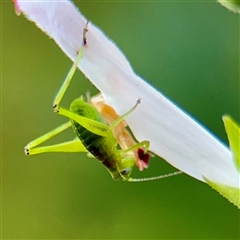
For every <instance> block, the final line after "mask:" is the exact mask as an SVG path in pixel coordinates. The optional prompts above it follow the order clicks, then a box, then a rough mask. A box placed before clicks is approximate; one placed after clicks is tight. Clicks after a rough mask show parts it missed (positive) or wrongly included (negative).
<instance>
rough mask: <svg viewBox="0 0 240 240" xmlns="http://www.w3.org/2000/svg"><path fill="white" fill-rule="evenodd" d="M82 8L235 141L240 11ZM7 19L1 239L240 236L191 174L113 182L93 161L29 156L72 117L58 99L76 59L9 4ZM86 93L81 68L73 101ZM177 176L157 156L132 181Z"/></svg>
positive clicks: (164, 6) (158, 80) (235, 215)
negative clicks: (57, 107)
mask: <svg viewBox="0 0 240 240" xmlns="http://www.w3.org/2000/svg"><path fill="white" fill-rule="evenodd" d="M59 4H60V3H59ZM76 4H77V6H78V7H79V8H80V9H81V11H82V13H83V14H84V15H85V16H86V17H87V18H88V19H89V20H90V21H92V22H94V23H95V24H96V25H98V26H99V27H100V28H102V29H103V31H104V32H105V33H106V34H107V35H108V36H109V37H110V38H112V39H113V40H114V41H115V42H116V43H117V44H118V46H119V47H120V48H121V49H122V50H123V52H124V53H125V54H126V56H127V57H128V59H129V60H130V62H131V64H132V66H133V68H134V69H135V71H136V72H137V73H138V74H139V75H140V76H142V77H143V78H144V79H146V80H147V81H148V82H149V83H150V84H152V85H153V86H155V87H156V88H158V89H160V90H161V91H162V92H163V93H164V94H165V95H167V96H168V97H169V98H171V99H172V100H173V101H174V102H176V103H177V104H178V105H180V106H181V107H182V108H184V109H185V110H186V111H188V112H189V113H190V114H191V115H193V116H194V117H195V118H197V119H198V120H199V121H200V122H202V123H203V124H204V125H205V126H206V127H207V128H208V129H210V130H211V131H212V132H213V133H214V134H215V135H216V136H217V137H218V138H220V139H221V140H222V141H223V142H225V143H227V138H226V135H225V132H224V127H223V124H222V121H221V116H222V115H223V114H225V113H228V114H230V115H232V116H233V117H234V118H235V119H236V120H238V121H240V113H239V15H237V14H233V13H231V12H229V11H228V10H227V9H225V8H223V7H222V6H220V5H219V4H217V3H215V2H211V3H210V2H204V1H202V2H201V1H193V2H186V1H185V2H174V1H172V2H167V1H166V2H157V1H155V2H131V3H129V2H100V1H95V2H91V1H85V2H81V1H76ZM0 21H1V24H0V27H1V98H2V106H1V107H2V109H1V117H2V118H1V119H2V125H1V126H2V128H1V132H2V146H1V160H2V189H1V190H2V209H1V210H2V213H1V215H2V238H3V239H16V238H19V239H164V238H166V239H226V238H228V239H239V224H240V223H239V211H238V210H237V208H236V207H235V206H233V205H232V204H230V203H229V202H228V200H226V199H224V198H222V197H221V196H220V195H219V194H218V193H217V192H215V191H213V190H212V189H211V188H210V187H209V186H208V185H206V184H204V183H202V182H199V181H197V180H195V179H193V178H191V177H189V176H187V175H184V174H183V175H181V176H177V177H173V178H168V179H164V180H161V181H153V182H145V183H136V184H133V183H125V182H115V181H113V180H112V179H111V177H110V175H109V174H108V172H107V171H106V170H105V169H104V168H103V167H102V166H101V164H99V163H98V162H97V161H96V160H93V159H89V158H87V157H86V156H85V154H80V153H72V154H61V153H56V154H54V153H52V154H43V155H38V156H32V157H26V156H25V155H24V152H23V148H24V146H25V145H26V144H27V143H28V142H29V141H31V140H33V139H35V138H36V137H38V136H40V135H41V134H43V133H45V132H47V131H50V130H51V129H53V128H54V127H56V126H58V125H59V124H61V123H63V122H65V121H66V120H65V119H64V118H62V117H60V116H57V115H56V114H54V113H53V110H52V101H53V98H54V95H55V93H56V92H57V90H58V88H59V87H60V85H61V83H62V81H63V79H64V77H65V75H66V73H67V72H68V70H69V68H70V66H71V62H70V60H69V59H68V58H67V57H66V56H65V55H64V54H63V53H62V52H61V51H60V49H59V48H58V47H57V45H56V44H55V43H54V42H53V41H52V40H50V39H49V38H48V37H47V36H46V35H45V34H44V33H42V32H41V31H40V30H39V29H37V28H36V27H35V25H34V24H33V23H31V22H29V21H27V20H26V19H25V18H24V17H23V16H20V17H18V16H16V15H15V12H14V7H13V3H12V2H11V1H5V2H1V20H0ZM79 41H81V39H80V40H79ZM87 90H90V92H91V93H92V94H95V93H97V90H96V89H95V88H94V86H92V85H91V84H90V83H89V81H88V80H86V79H85V78H84V77H83V76H82V74H81V73H80V72H78V73H77V74H76V75H75V80H74V81H73V82H72V85H71V87H70V89H69V91H68V93H67V96H66V98H65V99H64V105H65V106H68V104H69V103H70V102H71V100H73V99H74V98H75V97H77V96H79V95H81V94H85V92H86V91H87ZM149 124H150V123H149ZM147 127H148V126H146V128H147ZM72 137H73V133H72V132H71V131H70V130H69V131H68V132H66V133H64V134H62V135H61V136H59V137H58V138H56V139H55V140H54V141H56V142H59V141H64V140H67V139H71V138H72ZM193 161H194V159H193ZM171 171H174V169H173V168H172V167H171V166H169V165H168V164H167V163H166V162H164V161H163V160H161V159H160V158H157V157H155V158H154V159H152V161H151V163H150V168H149V169H148V170H146V171H145V172H144V173H139V172H138V170H137V169H136V170H135V171H134V173H133V175H134V176H136V177H141V176H155V175H159V174H164V173H167V172H171Z"/></svg>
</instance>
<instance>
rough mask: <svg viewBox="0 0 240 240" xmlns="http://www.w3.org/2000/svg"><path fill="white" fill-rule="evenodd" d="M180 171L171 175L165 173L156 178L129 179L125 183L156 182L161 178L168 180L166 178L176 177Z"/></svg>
mask: <svg viewBox="0 0 240 240" xmlns="http://www.w3.org/2000/svg"><path fill="white" fill-rule="evenodd" d="M181 173H182V172H181V171H177V172H173V173H167V174H164V175H160V176H156V177H148V178H129V179H128V180H127V181H128V182H147V181H153V180H158V179H162V178H168V177H173V176H176V175H179V174H181Z"/></svg>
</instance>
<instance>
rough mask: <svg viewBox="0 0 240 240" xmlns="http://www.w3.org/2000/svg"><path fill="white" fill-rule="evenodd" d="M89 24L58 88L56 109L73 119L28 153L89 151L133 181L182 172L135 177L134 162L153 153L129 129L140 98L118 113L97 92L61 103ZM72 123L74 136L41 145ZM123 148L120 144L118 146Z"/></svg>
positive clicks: (28, 148) (145, 160)
mask: <svg viewBox="0 0 240 240" xmlns="http://www.w3.org/2000/svg"><path fill="white" fill-rule="evenodd" d="M87 25H88V22H87V24H86V27H85V28H84V30H83V44H82V47H81V48H80V50H79V53H78V55H77V59H76V60H75V62H74V64H73V66H72V67H71V69H70V71H69V73H68V75H67V77H66V78H65V80H64V83H63V85H62V86H61V87H60V90H59V91H58V93H57V95H56V97H55V100H54V104H53V108H54V111H55V112H56V113H58V114H60V115H62V116H65V117H67V118H69V119H70V120H69V121H68V122H66V123H64V124H63V125H60V126H59V127H57V128H55V129H54V130H52V131H50V132H48V133H46V134H44V135H43V136H41V137H39V138H37V139H35V140H33V141H32V142H30V143H29V144H28V145H27V146H26V147H25V153H26V155H34V154H39V153H44V152H87V153H88V155H89V156H90V157H95V158H96V159H98V160H99V161H100V162H101V163H102V164H103V165H104V166H105V168H106V169H107V170H108V171H109V173H110V174H111V176H112V178H113V179H114V180H123V181H129V182H139V181H149V180H156V179H160V178H164V177H169V176H173V175H176V174H178V173H180V172H175V173H170V174H166V175H161V176H156V177H150V178H140V179H138V178H137V179H136V178H131V177H130V175H131V173H132V170H133V167H134V165H137V166H138V167H139V169H140V170H142V169H143V168H144V167H147V165H148V160H149V157H150V155H149V154H148V153H147V151H148V148H149V144H150V143H149V141H147V140H145V141H142V142H139V143H136V142H135V141H134V140H133V139H132V137H131V135H130V134H129V132H128V131H127V130H126V128H125V126H126V124H125V123H124V119H125V118H126V117H127V116H128V115H130V114H131V113H132V112H133V111H135V110H136V108H137V106H138V105H139V104H140V102H141V101H140V99H138V100H137V102H136V104H135V105H134V106H133V107H132V108H131V109H130V110H129V111H127V112H126V113H125V114H123V115H122V116H118V114H117V113H116V112H115V110H114V109H113V108H111V107H110V106H108V105H107V104H105V102H104V100H103V98H102V96H96V97H93V98H92V99H90V101H89V102H86V101H85V100H84V97H82V96H81V97H80V98H77V99H75V100H74V101H73V102H72V103H71V105H70V109H69V110H68V109H65V108H63V107H61V106H60V102H61V100H62V98H63V96H64V94H65V92H66V90H67V88H68V86H69V84H70V82H71V80H72V77H73V75H74V72H75V71H76V68H77V66H78V64H79V62H80V60H81V58H82V56H83V53H84V50H85V47H86V44H87V39H86V33H87V31H88V30H87ZM69 127H72V128H73V130H74V132H75V134H76V136H77V137H75V138H74V139H73V140H71V141H67V142H63V143H59V144H54V145H50V146H43V147H37V146H38V145H40V144H41V143H44V142H45V141H47V140H49V139H50V138H52V137H54V136H56V135H57V134H59V133H61V132H63V131H64V130H66V129H68V128H69ZM118 145H119V146H120V148H117V146H118Z"/></svg>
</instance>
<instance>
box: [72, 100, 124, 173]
mask: <svg viewBox="0 0 240 240" xmlns="http://www.w3.org/2000/svg"><path fill="white" fill-rule="evenodd" d="M70 109H71V111H72V112H74V113H76V114H78V115H80V116H83V117H86V118H89V119H92V120H94V121H97V122H100V123H103V124H104V121H103V119H102V117H101V115H100V114H99V113H98V111H97V110H96V109H95V108H94V107H93V106H92V105H90V104H88V103H86V102H84V101H83V99H82V98H79V99H76V100H75V101H73V103H72V104H71V107H70ZM72 125H73V129H74V132H75V133H76V135H77V136H78V138H79V139H80V140H81V142H82V143H83V145H84V146H85V147H86V149H87V150H88V151H89V152H90V153H91V154H92V155H93V156H94V157H95V158H97V159H98V160H99V161H100V162H102V164H104V165H105V166H106V167H107V168H108V169H109V170H110V169H115V168H116V164H117V162H118V161H119V159H121V155H120V153H119V152H118V151H117V150H116V146H114V144H113V142H112V140H111V139H109V138H108V137H102V136H99V135H97V134H94V133H92V132H91V131H89V130H88V129H86V128H85V127H83V126H81V125H80V124H79V123H77V122H75V121H72Z"/></svg>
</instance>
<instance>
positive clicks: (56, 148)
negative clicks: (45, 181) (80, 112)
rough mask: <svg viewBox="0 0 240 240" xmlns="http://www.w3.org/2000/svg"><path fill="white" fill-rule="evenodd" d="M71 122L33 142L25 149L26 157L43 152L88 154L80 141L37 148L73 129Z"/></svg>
mask: <svg viewBox="0 0 240 240" xmlns="http://www.w3.org/2000/svg"><path fill="white" fill-rule="evenodd" d="M71 125H72V124H71V122H70V121H68V122H66V123H64V124H62V125H61V126H59V127H57V128H55V129H54V130H52V131H50V132H48V133H46V134H44V135H42V136H41V137H39V138H37V139H35V140H33V141H31V142H30V143H29V144H28V145H27V146H26V147H25V148H24V150H25V153H26V155H33V154H38V153H43V152H67V151H68V152H71V151H72V152H76V151H78V152H86V149H85V147H84V146H83V145H82V143H81V142H80V141H79V140H78V139H77V140H78V141H77V140H73V141H69V142H66V143H60V144H55V145H52V146H46V147H38V148H35V147H36V146H38V145H40V144H41V143H44V142H46V141H47V140H49V139H51V138H53V137H54V136H56V135H58V134H59V133H61V132H63V131H64V130H66V129H68V128H69V127H71Z"/></svg>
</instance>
